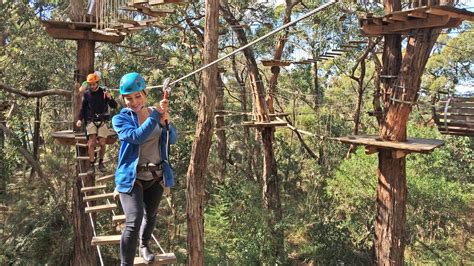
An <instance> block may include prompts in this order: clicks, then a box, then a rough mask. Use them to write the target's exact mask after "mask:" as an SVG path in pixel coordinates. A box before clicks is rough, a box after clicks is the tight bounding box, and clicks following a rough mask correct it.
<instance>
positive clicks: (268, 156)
mask: <svg viewBox="0 0 474 266" xmlns="http://www.w3.org/2000/svg"><path fill="white" fill-rule="evenodd" d="M221 10H222V14H223V16H224V19H225V20H226V21H227V23H229V24H230V25H232V26H236V25H238V24H239V22H238V21H237V20H236V19H235V17H234V15H233V14H232V12H231V11H230V8H229V5H228V3H227V1H226V0H221ZM290 13H291V12H290ZM288 19H289V16H288ZM232 28H233V30H234V32H235V34H236V36H237V39H238V41H239V43H240V45H241V46H244V45H247V44H248V41H247V36H246V35H245V32H244V31H243V30H242V29H241V28H238V27H232ZM284 43H285V39H284V38H282V39H280V41H279V45H278V48H277V49H276V50H275V54H274V58H277V59H278V58H281V53H282V51H283V46H284ZM280 50H281V51H280ZM243 51H244V55H245V59H246V61H247V68H248V71H249V76H250V82H251V87H252V95H253V97H254V103H255V109H256V113H257V121H270V119H269V116H268V114H269V112H272V111H273V100H272V97H271V95H270V97H269V98H268V102H266V101H265V100H264V98H263V96H264V95H265V94H264V93H265V90H264V87H263V82H262V80H261V76H260V73H259V71H258V67H257V62H256V60H255V56H254V54H253V50H252V49H251V48H246V49H244V50H243ZM280 52H281V53H280ZM272 73H273V76H272V78H271V80H270V84H271V85H270V86H273V89H275V88H276V82H277V77H278V73H279V68H274V67H272ZM270 94H271V93H270ZM269 106H271V109H272V110H269V109H270V108H269ZM274 130H275V129H274V128H272V127H264V128H263V129H261V136H262V143H263V149H264V151H263V156H264V159H263V162H264V167H263V177H262V181H263V188H262V190H263V193H262V194H263V202H264V207H265V208H266V209H268V210H269V217H268V221H267V222H268V225H269V228H270V231H271V243H270V245H271V246H270V250H271V252H272V254H269V255H271V259H270V260H274V261H273V262H271V264H274V263H277V262H279V263H283V261H284V238H283V230H282V229H281V227H277V224H278V223H280V222H281V219H282V211H281V203H280V189H279V179H278V174H277V165H276V160H275V156H274V153H273V138H274Z"/></svg>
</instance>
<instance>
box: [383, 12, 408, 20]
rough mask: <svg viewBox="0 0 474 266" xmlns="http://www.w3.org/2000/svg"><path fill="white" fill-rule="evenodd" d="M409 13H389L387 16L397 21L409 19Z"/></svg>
mask: <svg viewBox="0 0 474 266" xmlns="http://www.w3.org/2000/svg"><path fill="white" fill-rule="evenodd" d="M407 15H408V14H407V13H403V14H391V15H390V14H389V15H387V17H388V18H389V19H390V20H395V21H407V20H408V16H407Z"/></svg>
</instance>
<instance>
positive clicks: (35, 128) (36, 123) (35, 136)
mask: <svg viewBox="0 0 474 266" xmlns="http://www.w3.org/2000/svg"><path fill="white" fill-rule="evenodd" d="M40 120H41V116H40V99H39V98H36V107H35V121H34V123H33V125H34V126H33V158H35V160H36V161H38V158H39V157H38V152H39V145H40V126H41V124H40ZM34 174H35V170H34V169H31V173H30V179H32V178H33V176H34Z"/></svg>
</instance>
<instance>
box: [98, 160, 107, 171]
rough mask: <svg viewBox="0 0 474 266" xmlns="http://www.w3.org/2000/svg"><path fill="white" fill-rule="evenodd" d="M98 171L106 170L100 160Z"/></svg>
mask: <svg viewBox="0 0 474 266" xmlns="http://www.w3.org/2000/svg"><path fill="white" fill-rule="evenodd" d="M99 171H101V172H102V173H105V171H107V169H106V168H105V166H104V163H103V162H102V161H100V162H99Z"/></svg>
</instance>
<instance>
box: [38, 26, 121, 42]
mask: <svg viewBox="0 0 474 266" xmlns="http://www.w3.org/2000/svg"><path fill="white" fill-rule="evenodd" d="M46 32H47V33H48V35H49V36H51V37H52V38H54V39H60V40H89V41H96V42H106V43H119V42H122V41H123V40H124V38H125V37H124V36H111V35H104V34H99V33H97V32H93V31H92V30H91V31H85V30H72V29H57V28H46Z"/></svg>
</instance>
